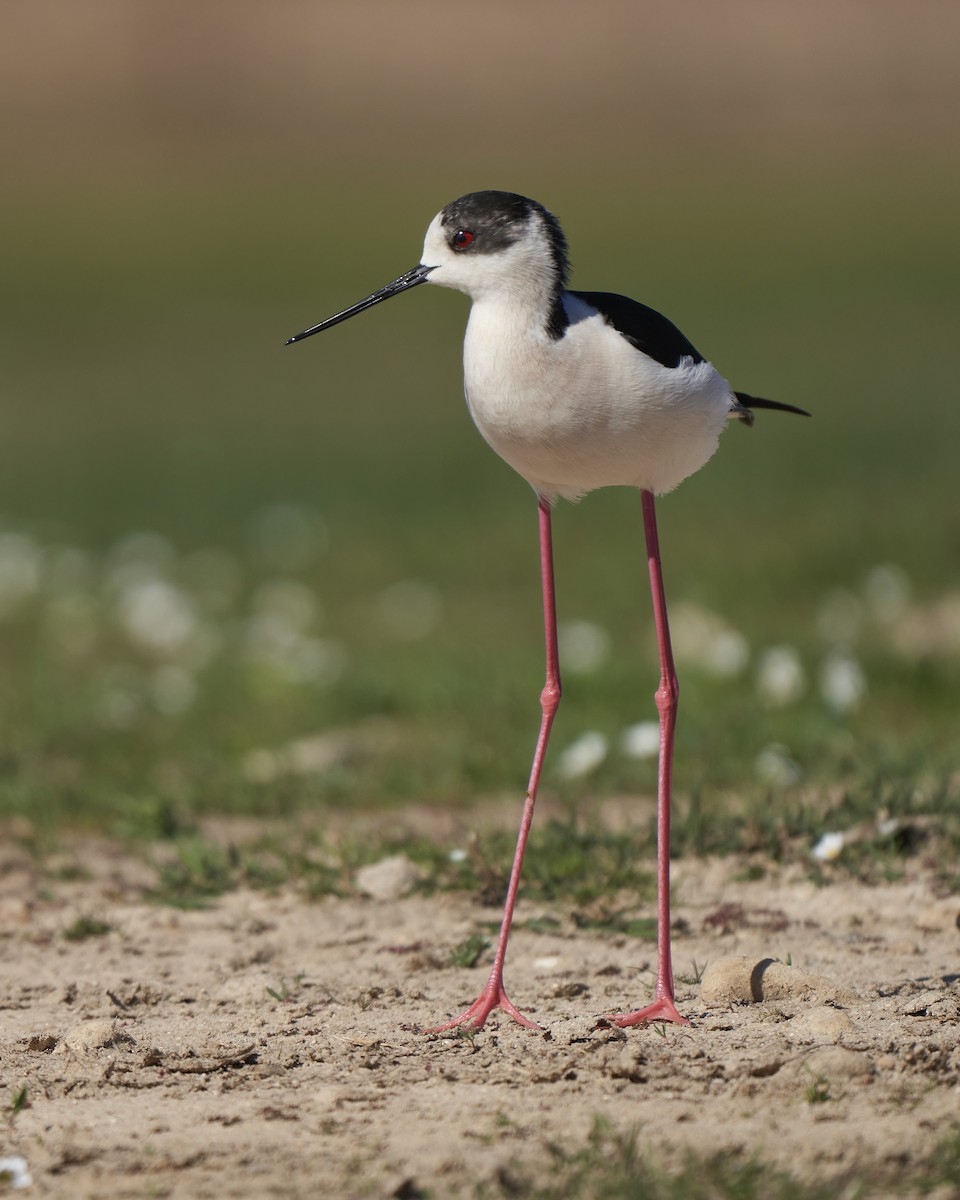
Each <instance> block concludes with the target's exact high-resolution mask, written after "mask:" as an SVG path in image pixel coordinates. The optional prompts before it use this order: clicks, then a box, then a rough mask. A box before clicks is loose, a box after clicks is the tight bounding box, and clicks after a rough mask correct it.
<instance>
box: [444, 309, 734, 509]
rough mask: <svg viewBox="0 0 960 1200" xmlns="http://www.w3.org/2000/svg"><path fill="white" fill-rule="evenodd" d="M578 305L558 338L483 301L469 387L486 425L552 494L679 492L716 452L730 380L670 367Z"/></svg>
mask: <svg viewBox="0 0 960 1200" xmlns="http://www.w3.org/2000/svg"><path fill="white" fill-rule="evenodd" d="M567 299H568V311H569V312H570V313H571V317H572V319H573V323H572V324H571V325H570V326H569V327H568V329H567V331H566V333H565V334H564V336H563V337H562V338H560V339H558V340H553V339H551V338H549V337H548V336H547V334H546V333H545V332H542V331H541V330H540V329H539V328H538V327H537V325H536V324H534V323H533V322H531V320H530V314H529V311H522V310H518V311H516V312H511V311H510V310H509V308H505V307H504V305H503V299H502V297H500V299H499V301H498V302H495V303H486V302H484V301H475V302H474V304H473V307H472V308H471V311H470V320H469V322H468V325H467V333H466V339H465V342H464V382H465V387H466V396H467V404H468V406H469V408H470V413H471V415H472V416H473V419H474V421H475V422H476V425H477V428H478V429H479V430H480V432H481V433H482V434H483V436H484V438H486V440H487V441H488V442H489V444H490V445H491V446H492V447H493V449H494V450H495V451H496V452H497V453H498V454H499V455H500V457H501V458H503V459H504V460H505V461H506V462H508V463H509V464H510V466H512V467H513V468H514V470H516V471H517V472H518V473H519V474H520V475H522V476H523V478H524V479H526V480H527V481H528V482H529V483H530V484H531V486H532V487H534V488H535V489H536V490H537V491H538V492H539V493H541V494H542V495H544V496H548V497H551V498H552V497H556V496H564V497H566V498H568V499H575V498H576V497H578V496H582V495H584V494H585V493H586V492H589V491H593V490H594V489H596V488H600V487H609V486H612V485H617V484H620V485H626V486H630V487H640V488H648V489H650V490H651V491H653V492H655V493H662V492H668V491H670V490H671V489H673V488H675V487H676V486H677V484H679V483H681V482H682V481H683V480H684V479H686V478H687V476H688V475H692V474H693V472H694V471H697V470H699V468H700V467H702V466H703V464H704V463H705V462H706V461H707V460H708V459H709V458H710V457H711V455H712V454H713V453H714V451H715V450H716V448H717V443H718V441H719V438H720V434H721V432H722V430H723V427H724V425H725V423H726V420H727V417H728V415H729V412H730V403H731V394H732V393H731V389H730V386H729V384H728V383H727V382H726V381H725V380H724V379H723V378H722V376H721V375H720V374H719V373H718V372H717V371H716V370H715V369H714V367H712V366H711V365H710V364H709V363H694V362H693V360H692V359H685V360H683V362H682V363H681V365H680V366H678V367H672V368H671V367H663V366H661V365H660V364H659V363H657V362H655V361H654V360H653V359H651V358H649V357H647V355H645V354H642V353H640V352H639V351H638V350H636V349H635V348H634V347H633V346H632V345H631V344H630V343H629V342H628V341H627V340H626V339H625V338H623V337H622V336H621V335H620V334H619V333H618V332H617V331H616V330H615V329H613V328H612V326H610V325H608V324H607V323H606V322H605V321H604V319H603V317H602V316H600V315H599V314H598V313H596V311H595V310H594V309H591V308H589V307H588V306H587V305H585V304H583V303H582V302H580V301H578V300H575V299H574V298H573V297H568V298H567Z"/></svg>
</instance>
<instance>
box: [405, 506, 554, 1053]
mask: <svg viewBox="0 0 960 1200" xmlns="http://www.w3.org/2000/svg"><path fill="white" fill-rule="evenodd" d="M539 514H540V576H541V582H542V585H543V626H544V637H545V640H546V650H547V668H546V679H545V681H544V685H543V691H542V692H541V693H540V713H541V716H540V734H539V736H538V738H537V747H536V750H535V751H534V755H533V766H532V767H531V770H530V783H529V785H528V786H527V795H526V799H525V800H524V803H523V817H522V818H521V821H520V833H519V835H518V837H517V849H516V852H515V853H514V856H513V867H512V869H511V871H510V882H509V884H508V885H507V899H506V903H505V904H504V908H503V921H502V922H501V925H500V936H499V938H498V939H497V948H496V951H495V952H494V956H493V967H492V969H491V971H490V976H489V978H488V979H487V982H486V986H485V987H484V989H483V991H482V992H481V993H480V995H479V996H478V997H477V999H476V1000H475V1001H474V1002H473V1004H471V1005H470V1007H469V1008H468V1009H466V1010H465V1011H464V1012H462V1013H461V1014H460V1015H459V1016H458V1017H454V1019H453V1020H452V1021H447V1022H446V1023H445V1024H443V1025H438V1026H436V1028H434V1029H431V1030H429V1032H430V1033H442V1032H443V1031H444V1030H447V1029H454V1028H456V1027H457V1026H460V1025H463V1026H466V1027H467V1028H469V1029H480V1028H482V1026H483V1024H484V1022H485V1021H486V1019H487V1017H489V1016H490V1014H491V1013H492V1012H493V1011H494V1010H495V1009H497V1008H501V1009H503V1011H504V1012H505V1013H507V1015H508V1016H510V1017H512V1018H513V1019H514V1020H515V1021H517V1022H519V1024H521V1025H523V1026H525V1027H526V1028H527V1029H539V1028H540V1026H539V1025H537V1024H536V1022H535V1021H531V1020H530V1019H529V1018H528V1017H525V1016H524V1015H523V1013H521V1012H520V1011H519V1010H518V1009H517V1008H516V1007H515V1006H514V1005H513V1004H512V1003H511V1001H510V999H509V998H508V996H507V993H506V991H505V989H504V986H503V963H504V959H505V958H506V955H507V941H508V939H509V937H510V926H511V924H512V923H513V910H514V907H515V905H516V902H517V892H518V890H519V888H520V872H521V869H522V867H523V855H524V851H525V850H526V848H527V838H528V836H529V834H530V826H531V824H532V823H533V809H534V805H535V804H536V802H537V791H538V789H539V787H540V775H541V772H542V771H543V761H544V758H545V757H546V753H547V743H548V741H549V740H550V729H551V727H552V725H553V718H554V717H555V716H556V713H557V708H558V707H559V705H560V655H559V652H558V649H557V601H556V591H555V587H554V577H553V533H552V529H551V524H550V504H549V502H548V501H546V500H544V499H543V498H541V499H540V501H539Z"/></svg>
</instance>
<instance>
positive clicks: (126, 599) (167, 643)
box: [117, 577, 198, 655]
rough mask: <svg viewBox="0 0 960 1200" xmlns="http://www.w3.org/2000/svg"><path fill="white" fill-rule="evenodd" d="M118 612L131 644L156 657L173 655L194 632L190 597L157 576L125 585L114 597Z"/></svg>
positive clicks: (194, 617)
mask: <svg viewBox="0 0 960 1200" xmlns="http://www.w3.org/2000/svg"><path fill="white" fill-rule="evenodd" d="M117 613H118V616H119V618H120V624H121V626H122V627H123V630H124V632H125V633H126V635H127V637H128V638H129V639H130V641H131V642H133V643H134V644H135V645H137V646H139V647H140V648H141V649H144V650H148V651H152V652H153V653H155V654H162V655H176V654H177V653H178V652H179V651H180V650H182V649H183V648H184V647H185V646H186V645H187V644H188V642H189V641H190V640H191V638H192V637H193V635H194V634H195V633H196V631H197V625H198V622H197V614H196V610H195V609H194V606H193V602H192V600H191V599H190V597H189V596H188V595H187V594H186V592H184V591H182V590H181V589H180V588H178V587H177V586H176V584H173V583H170V582H169V581H168V580H165V579H159V578H157V577H154V578H145V579H140V580H139V581H137V582H127V583H125V584H124V585H123V586H122V587H121V590H120V593H119V595H118V597H117Z"/></svg>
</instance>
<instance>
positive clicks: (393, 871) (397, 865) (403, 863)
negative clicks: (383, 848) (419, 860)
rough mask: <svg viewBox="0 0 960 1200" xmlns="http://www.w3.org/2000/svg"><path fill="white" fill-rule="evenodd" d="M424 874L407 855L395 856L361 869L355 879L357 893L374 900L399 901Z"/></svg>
mask: <svg viewBox="0 0 960 1200" xmlns="http://www.w3.org/2000/svg"><path fill="white" fill-rule="evenodd" d="M421 876H422V872H421V870H420V868H419V867H418V866H417V865H416V863H414V862H411V861H410V859H409V858H407V856H406V855H405V854H393V855H391V856H390V857H389V858H382V859H381V860H380V861H379V862H375V863H370V864H369V865H368V866H366V867H360V868H359V870H358V871H357V872H356V874H355V875H354V877H353V881H354V883H355V884H356V886H357V891H359V892H362V893H363V894H364V895H365V896H370V897H371V899H373V900H399V899H400V898H401V897H402V896H408V895H409V894H410V893H411V892H412V891H413V889H414V888H415V887H416V886H417V884H418V883H419V882H420V879H421Z"/></svg>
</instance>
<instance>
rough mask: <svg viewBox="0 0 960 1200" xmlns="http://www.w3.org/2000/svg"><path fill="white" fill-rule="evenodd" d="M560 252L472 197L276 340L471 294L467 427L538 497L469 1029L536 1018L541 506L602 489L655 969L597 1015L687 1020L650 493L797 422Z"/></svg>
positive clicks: (544, 527) (506, 201)
mask: <svg viewBox="0 0 960 1200" xmlns="http://www.w3.org/2000/svg"><path fill="white" fill-rule="evenodd" d="M569 272H570V260H569V254H568V248H567V240H566V237H565V235H564V233H563V230H562V228H561V226H560V223H559V221H558V220H557V218H556V217H555V216H554V215H553V213H552V212H550V211H549V210H548V209H546V208H545V207H544V206H543V205H542V204H539V203H538V202H537V201H535V200H531V199H529V198H528V197H526V196H521V195H518V194H517V193H515V192H505V191H496V190H486V191H477V192H470V193H468V194H466V195H464V196H461V197H460V198H459V199H457V200H454V201H452V202H451V203H450V204H447V205H446V206H445V207H444V208H442V209H441V210H440V212H438V213H437V215H436V216H435V217H434V218H433V220H432V221H431V222H430V224H429V226H428V228H427V232H426V236H425V238H424V244H423V252H422V254H421V257H420V261H419V263H418V264H417V265H416V266H415V267H413V268H412V269H411V270H409V271H407V272H405V273H404V274H403V275H400V276H399V277H398V278H396V279H394V280H393V281H392V282H391V283H388V284H386V286H384V287H382V288H380V289H378V290H377V291H375V292H373V293H372V294H371V295H369V296H367V297H365V298H364V299H363V300H360V301H358V302H357V303H356V304H353V305H351V306H350V307H349V308H345V309H343V310H342V311H341V312H338V313H336V314H334V315H333V316H331V317H327V318H326V319H325V320H323V321H320V322H319V323H318V324H316V325H312V326H310V327H309V328H307V329H304V330H303V331H302V332H301V333H298V334H296V335H295V336H294V337H292V338H289V339H288V341H287V343H286V344H287V345H291V344H293V343H296V342H300V341H303V339H305V338H308V337H312V336H313V335H314V334H316V333H320V332H321V331H323V330H326V329H330V328H331V327H332V326H334V325H337V324H339V323H340V322H342V321H346V320H348V319H350V318H351V317H354V316H356V315H358V314H359V313H361V312H364V311H366V310H367V309H368V308H372V307H373V306H374V305H376V304H380V303H382V302H383V301H384V300H389V299H391V298H392V297H394V296H399V295H400V294H401V293H403V292H406V291H409V290H410V289H411V288H414V287H419V286H420V285H421V284H439V285H440V286H441V287H448V288H453V289H455V290H457V291H460V292H463V293H465V294H466V295H467V296H468V297H469V299H470V300H471V307H470V314H469V318H468V321H467V328H466V334H465V337H464V348H463V374H464V392H465V396H466V402H467V407H468V409H469V411H470V415H471V416H472V418H473V421H474V423H475V424H476V426H477V428H478V430H479V431H480V433H481V434H482V436H483V437H484V439H485V440H486V441H487V442H488V444H489V445H490V446H491V447H492V449H493V450H494V451H495V452H496V453H497V454H498V455H499V456H500V457H501V458H502V459H503V460H504V461H505V462H507V463H508V464H509V465H510V466H511V467H512V468H513V469H514V470H515V471H516V472H517V473H518V474H519V475H520V476H521V477H522V478H523V479H525V480H526V481H527V483H528V484H529V485H530V486H531V488H532V489H533V491H534V493H535V496H536V500H537V513H538V524H539V539H540V573H541V585H542V597H543V614H544V640H545V646H546V670H545V679H544V685H543V688H542V691H541V694H540V727H539V732H538V735H537V740H536V745H535V749H534V754H533V762H532V766H531V771H530V778H529V782H528V785H527V791H526V796H525V799H524V802H523V808H522V817H521V822H520V829H519V833H518V836H517V844H516V850H515V853H514V858H513V864H512V867H511V872H510V878H509V882H508V886H507V894H506V899H505V902H504V909H503V918H502V921H501V925H500V933H499V936H498V939H497V943H496V947H495V949H494V956H493V963H492V967H491V970H490V974H489V977H488V979H487V982H486V984H485V986H484V988H483V990H482V991H481V992H480V995H479V996H478V997H477V999H476V1000H475V1001H474V1002H473V1003H472V1004H471V1005H469V1006H468V1007H467V1008H466V1009H465V1010H464V1011H463V1012H461V1013H460V1014H459V1015H457V1016H455V1017H453V1018H452V1019H450V1020H448V1021H444V1022H443V1023H441V1024H439V1025H437V1026H434V1027H433V1028H432V1029H431V1030H429V1031H428V1032H432V1033H444V1032H446V1031H450V1030H456V1029H457V1028H458V1027H461V1026H462V1027H464V1028H466V1029H468V1030H471V1031H477V1030H479V1029H481V1028H482V1027H483V1025H484V1024H485V1022H486V1021H487V1019H488V1017H489V1016H490V1014H491V1013H493V1012H495V1011H497V1010H501V1011H502V1012H504V1013H505V1014H506V1015H507V1016H508V1017H510V1018H512V1019H513V1020H514V1021H516V1022H518V1023H519V1024H520V1025H521V1026H524V1027H526V1028H528V1029H540V1028H541V1026H540V1025H539V1024H538V1023H537V1022H536V1021H533V1020H532V1019H531V1018H530V1017H528V1016H527V1015H525V1014H524V1013H522V1012H520V1010H519V1009H518V1008H517V1007H516V1006H515V1005H514V1004H513V1002H512V1001H511V1000H510V998H509V996H508V995H507V991H506V987H505V984H504V966H505V961H506V953H507V944H508V941H509V937H510V929H511V926H512V923H513V917H514V910H515V906H516V902H517V896H518V892H519V887H520V875H521V870H522V866H523V858H524V853H525V850H526V846H527V839H528V836H529V833H530V828H531V824H532V821H533V814H534V806H535V804H536V799H537V793H538V790H539V786H540V778H541V774H542V771H543V765H544V760H545V757H546V753H547V744H548V741H549V738H550V731H551V727H552V725H553V721H554V717H555V715H556V712H557V708H558V706H559V703H560V696H561V679H560V656H559V652H558V645H557V615H556V613H557V608H556V594H555V585H554V565H553V536H552V513H553V508H554V505H555V504H556V502H557V501H558V500H560V499H567V500H578V499H579V498H580V497H582V496H584V495H586V494H587V493H588V492H591V491H594V490H596V489H598V488H603V487H614V486H624V487H631V488H636V489H639V491H640V496H641V509H642V515H643V526H644V534H645V541H646V552H647V564H648V569H649V576H650V586H651V593H652V599H653V616H654V625H655V627H656V634H657V644H658V652H659V660H660V682H659V686H658V688H657V690H656V693H655V700H656V705H657V709H658V713H659V718H660V747H659V764H658V774H657V972H656V980H655V984H654V994H653V998H652V1000H651V1002H650V1003H649V1004H646V1005H644V1006H642V1007H640V1008H638V1009H634V1010H628V1011H623V1012H616V1013H608V1014H605V1015H604V1016H603V1017H602V1018H601V1020H603V1021H605V1022H607V1023H608V1024H611V1025H615V1026H620V1027H628V1026H634V1025H640V1024H644V1023H647V1022H658V1023H659V1022H664V1023H674V1024H677V1025H689V1024H690V1022H689V1020H688V1018H687V1017H685V1016H683V1015H682V1014H681V1013H680V1012H679V1010H678V1008H677V1005H676V993H675V984H674V976H673V968H672V962H671V943H670V809H671V791H672V787H671V779H672V771H673V747H674V732H675V728H676V716H677V699H678V695H679V685H678V681H677V673H676V669H675V667H674V660H673V653H672V649H671V644H670V630H669V623H668V618H667V606H666V598H665V593H664V585H663V570H662V564H661V555H660V544H659V536H658V532H657V521H656V511H655V497H656V496H659V495H663V494H664V493H667V492H670V491H672V490H673V489H674V488H675V487H676V486H677V485H678V484H680V483H681V482H682V481H683V480H684V479H686V478H687V477H688V476H690V475H692V474H693V473H694V472H695V471H698V470H699V469H700V468H701V467H702V466H703V465H704V464H705V463H706V462H707V461H708V459H710V458H711V457H712V455H713V453H714V451H715V450H716V449H717V445H718V442H719V438H720V434H721V433H722V431H723V430H724V428H725V427H726V425H727V422H728V421H730V420H734V421H738V422H741V423H743V424H744V425H747V426H751V425H753V423H754V413H755V410H756V409H775V410H779V411H782V412H789V413H796V414H799V415H802V416H809V415H810V414H809V413H808V412H806V410H804V409H801V408H798V407H796V406H794V405H791V404H784V403H780V402H777V401H773V400H767V399H764V398H762V397H758V396H751V395H749V394H747V393H746V392H737V391H734V390H733V389H732V388H731V386H730V384H728V383H727V381H726V380H725V379H724V378H723V376H721V375H720V373H719V372H718V371H717V369H716V368H715V367H714V366H712V365H711V363H710V362H708V361H707V359H705V358H704V356H703V355H702V354H700V352H699V351H698V350H697V349H696V348H695V347H694V346H693V344H692V343H691V342H690V341H689V340H688V339H687V338H686V337H685V336H684V335H683V334H682V333H681V332H680V330H679V329H678V328H677V327H676V326H675V325H673V324H672V322H670V321H669V320H668V319H667V318H666V317H665V316H663V315H662V314H661V313H659V312H657V311H656V310H655V309H652V308H649V307H647V306H646V305H645V304H641V303H639V302H638V301H636V300H631V299H629V298H627V297H625V296H620V295H616V294H612V293H609V292H588V291H574V290H569V289H568V287H567V283H568V276H569Z"/></svg>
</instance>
